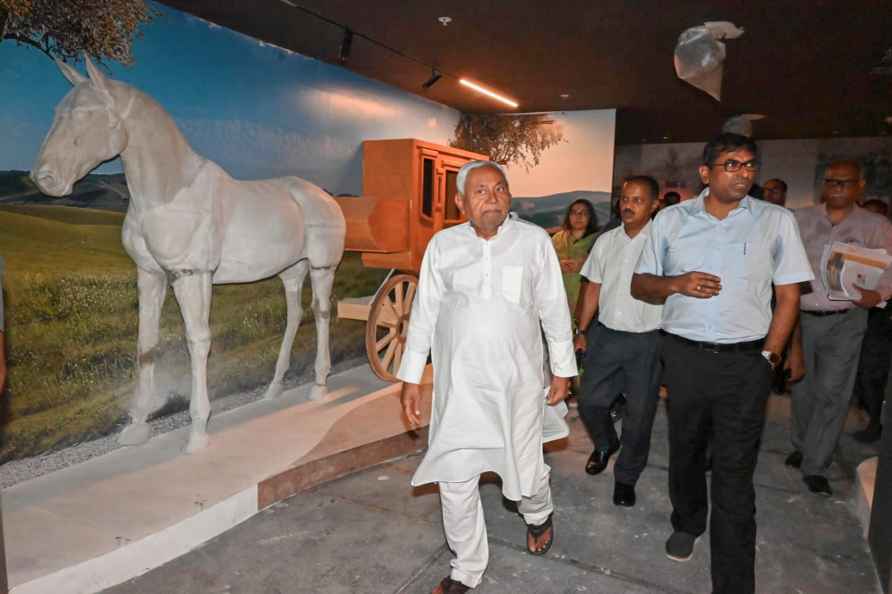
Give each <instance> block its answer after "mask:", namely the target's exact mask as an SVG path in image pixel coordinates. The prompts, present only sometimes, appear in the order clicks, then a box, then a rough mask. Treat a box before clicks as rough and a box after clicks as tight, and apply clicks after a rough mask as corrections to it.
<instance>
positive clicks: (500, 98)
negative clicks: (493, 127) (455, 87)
mask: <svg viewBox="0 0 892 594" xmlns="http://www.w3.org/2000/svg"><path fill="white" fill-rule="evenodd" d="M458 82H459V84H461V85H463V86H465V87H468V88H469V89H473V90H475V91H477V92H478V93H480V94H481V95H486V96H487V97H489V98H490V99H495V100H496V101H499V102H500V103H504V104H505V105H507V106H509V107H511V108H513V109H517V101H514V100H513V99H509V98H508V97H505V96H503V95H499V94H498V93H496V92H495V91H490V90H489V89H487V88H486V87H482V86H480V85H478V84H477V83H475V82H471V81H469V80H467V79H465V78H460V79H458Z"/></svg>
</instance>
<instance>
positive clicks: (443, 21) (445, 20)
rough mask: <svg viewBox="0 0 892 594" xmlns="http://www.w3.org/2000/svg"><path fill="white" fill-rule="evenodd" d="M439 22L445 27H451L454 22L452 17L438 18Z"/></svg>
mask: <svg viewBox="0 0 892 594" xmlns="http://www.w3.org/2000/svg"><path fill="white" fill-rule="evenodd" d="M437 20H438V21H440V24H441V25H443V26H444V27H446V26H447V25H449V23H451V22H452V17H448V16H441V17H437Z"/></svg>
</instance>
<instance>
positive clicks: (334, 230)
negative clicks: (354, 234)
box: [282, 177, 347, 268]
mask: <svg viewBox="0 0 892 594" xmlns="http://www.w3.org/2000/svg"><path fill="white" fill-rule="evenodd" d="M282 181H283V182H284V183H285V185H286V187H287V188H288V191H289V192H290V193H291V196H292V197H294V199H295V200H296V201H297V203H298V204H300V206H301V208H302V209H303V212H304V220H305V224H304V228H305V232H306V243H305V245H306V247H305V253H306V255H307V257H308V258H309V260H310V265H311V266H313V267H314V268H323V267H329V266H337V264H338V263H339V262H340V261H341V257H342V256H343V254H344V237H345V235H346V233H347V223H346V221H345V220H344V213H343V212H341V207H340V206H338V203H337V202H335V200H334V198H332V197H331V196H329V195H328V193H326V192H325V190H323V189H322V188H320V187H319V186H317V185H315V184H312V183H310V182H308V181H307V180H305V179H301V178H299V177H286V178H282Z"/></svg>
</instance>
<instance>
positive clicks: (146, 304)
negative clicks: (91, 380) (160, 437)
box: [118, 268, 167, 445]
mask: <svg viewBox="0 0 892 594" xmlns="http://www.w3.org/2000/svg"><path fill="white" fill-rule="evenodd" d="M136 278H137V281H136V282H137V287H138V289H139V338H138V339H137V355H136V363H137V366H138V377H137V382H136V390H135V391H134V394H133V401H132V402H131V404H130V424H129V425H127V426H126V427H125V428H124V431H122V432H121V435H120V436H119V437H118V443H121V444H122V445H137V444H140V443H143V442H144V441H146V440H147V439H148V438H149V433H150V432H151V430H150V429H149V425H148V423H146V419H147V418H148V416H149V414H151V413H152V412H153V411H154V410H155V409H157V408H158V407H159V405H160V403H159V402H158V396H159V395H158V394H157V392H156V391H155V360H156V359H157V357H158V326H159V324H160V321H161V307H162V306H163V305H164V297H165V295H167V277H166V276H165V275H164V273H163V272H149V271H147V270H143V269H141V268H137V277H136Z"/></svg>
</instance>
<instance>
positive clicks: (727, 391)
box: [663, 335, 772, 594]
mask: <svg viewBox="0 0 892 594" xmlns="http://www.w3.org/2000/svg"><path fill="white" fill-rule="evenodd" d="M663 360H664V362H665V365H666V367H665V370H664V374H663V383H664V384H666V387H667V388H668V390H669V400H668V402H667V412H668V417H669V496H670V499H671V501H672V527H673V528H674V529H675V530H678V531H682V532H687V533H689V534H694V535H698V536H699V535H700V534H703V532H705V530H706V518H707V516H708V515H709V514H708V512H709V503H708V501H707V488H706V470H705V454H706V448H707V445H708V444H710V443H711V445H712V488H711V499H712V515H711V516H710V525H709V540H710V548H711V551H712V553H711V559H710V561H711V569H712V585H713V592H714V593H715V594H731V593H733V594H737V593H741V594H743V593H747V594H752V592H754V591H755V560H756V548H755V546H756V517H755V516H756V503H755V500H756V493H755V489H754V488H753V471H754V470H755V468H756V460H757V458H758V454H759V443H760V440H761V437H762V429H763V427H764V425H765V405H766V403H767V401H768V394H769V390H770V385H771V377H772V369H771V365H770V364H769V363H768V361H766V360H765V358H764V357H763V356H762V355H761V352H760V350H759V349H758V348H756V349H753V350H751V351H748V352H720V353H715V352H710V351H705V350H701V349H699V348H697V347H696V346H693V345H690V344H688V343H684V342H682V341H681V340H679V339H677V338H675V337H672V336H671V335H666V336H665V337H664V340H663Z"/></svg>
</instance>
